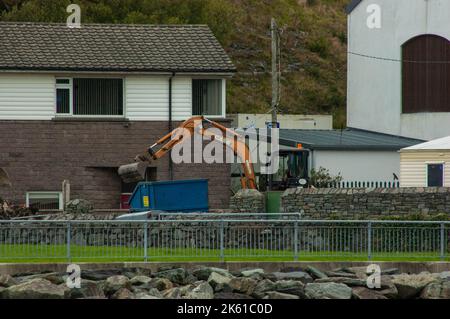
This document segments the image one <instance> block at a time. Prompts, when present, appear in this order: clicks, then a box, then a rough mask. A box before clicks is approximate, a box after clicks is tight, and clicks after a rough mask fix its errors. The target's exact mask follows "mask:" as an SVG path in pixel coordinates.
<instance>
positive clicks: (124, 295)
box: [111, 288, 136, 299]
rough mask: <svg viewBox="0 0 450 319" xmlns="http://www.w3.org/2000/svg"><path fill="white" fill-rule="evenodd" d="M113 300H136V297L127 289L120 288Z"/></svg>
mask: <svg viewBox="0 0 450 319" xmlns="http://www.w3.org/2000/svg"><path fill="white" fill-rule="evenodd" d="M111 299H136V296H135V295H134V294H133V293H132V292H131V291H130V290H128V289H127V288H120V289H119V290H117V291H116V292H115V293H114V294H113V295H112V296H111Z"/></svg>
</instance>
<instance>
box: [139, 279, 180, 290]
mask: <svg viewBox="0 0 450 319" xmlns="http://www.w3.org/2000/svg"><path fill="white" fill-rule="evenodd" d="M144 286H145V287H146V288H148V289H150V288H156V289H158V290H159V291H164V290H168V289H172V288H173V283H172V282H171V281H170V280H169V279H167V278H152V280H151V281H150V282H149V283H147V284H145V285H144Z"/></svg>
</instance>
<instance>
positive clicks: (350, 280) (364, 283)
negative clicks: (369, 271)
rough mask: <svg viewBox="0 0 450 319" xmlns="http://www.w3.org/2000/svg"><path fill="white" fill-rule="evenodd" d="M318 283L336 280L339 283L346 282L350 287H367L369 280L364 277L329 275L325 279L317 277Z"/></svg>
mask: <svg viewBox="0 0 450 319" xmlns="http://www.w3.org/2000/svg"><path fill="white" fill-rule="evenodd" d="M314 282H317V283H327V282H335V283H338V284H344V285H347V286H350V287H358V286H360V287H367V280H363V279H355V278H346V277H328V278H323V279H317V280H316V281H314Z"/></svg>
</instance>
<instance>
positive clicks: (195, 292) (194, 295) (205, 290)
mask: <svg viewBox="0 0 450 319" xmlns="http://www.w3.org/2000/svg"><path fill="white" fill-rule="evenodd" d="M186 298H188V299H213V298H214V290H213V288H212V287H211V286H210V285H209V284H208V283H207V282H203V283H201V284H200V285H198V286H197V287H195V288H194V289H192V290H191V291H190V292H188V293H187V295H186Z"/></svg>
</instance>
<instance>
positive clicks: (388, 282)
mask: <svg viewBox="0 0 450 319" xmlns="http://www.w3.org/2000/svg"><path fill="white" fill-rule="evenodd" d="M378 291H379V293H380V294H382V295H383V296H385V297H387V298H388V299H396V298H397V297H398V290H397V287H395V285H394V283H393V282H392V279H391V277H390V276H381V288H380V289H379V290H378Z"/></svg>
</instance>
